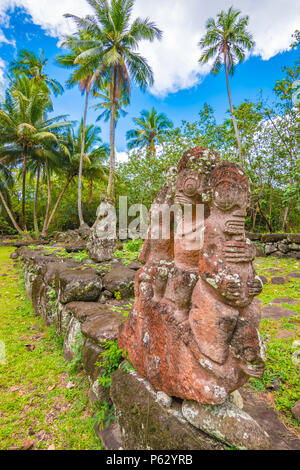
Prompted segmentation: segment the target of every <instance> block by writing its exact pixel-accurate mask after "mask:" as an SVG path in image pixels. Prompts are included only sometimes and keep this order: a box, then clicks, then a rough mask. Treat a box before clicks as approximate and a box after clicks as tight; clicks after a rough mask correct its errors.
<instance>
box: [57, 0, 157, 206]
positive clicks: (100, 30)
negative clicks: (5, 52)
mask: <svg viewBox="0 0 300 470" xmlns="http://www.w3.org/2000/svg"><path fill="white" fill-rule="evenodd" d="M87 2H88V3H89V5H90V6H91V7H92V9H93V10H94V16H86V17H85V18H79V17H78V16H75V15H70V14H67V15H65V16H66V17H69V18H72V19H73V20H74V21H75V23H76V24H77V27H78V29H79V30H81V31H86V33H88V34H89V35H90V37H91V39H85V40H80V39H79V40H77V41H74V43H73V44H74V45H75V46H77V47H79V48H81V47H83V48H84V49H85V51H84V52H82V53H81V54H80V55H79V56H78V57H77V58H76V61H75V63H80V62H82V61H84V62H85V61H88V62H89V63H90V64H93V66H95V65H96V68H95V71H94V73H93V77H92V81H93V83H94V82H95V80H96V79H97V78H99V77H104V78H105V79H107V80H109V81H110V101H111V114H110V171H109V181H108V186H107V196H108V198H109V199H111V200H114V184H113V181H114V167H115V117H116V113H115V110H116V108H117V106H118V102H119V99H120V97H121V95H122V93H123V95H124V96H126V95H127V94H128V95H130V92H131V79H132V80H133V81H134V82H135V83H136V84H137V85H138V86H139V87H140V88H141V89H142V90H144V89H145V88H146V87H147V86H149V85H152V84H153V73H152V70H151V68H150V66H149V65H148V63H147V61H146V59H145V58H143V57H142V56H141V55H140V54H139V53H138V52H137V49H138V45H139V42H140V41H142V40H148V41H153V40H154V39H155V38H157V39H160V38H161V36H162V32H161V31H160V30H159V29H158V28H157V26H156V25H155V24H154V23H153V22H151V21H150V20H149V18H147V19H141V18H136V19H135V20H134V21H133V22H132V23H130V19H131V14H132V8H133V5H134V0H111V1H109V0H87Z"/></svg>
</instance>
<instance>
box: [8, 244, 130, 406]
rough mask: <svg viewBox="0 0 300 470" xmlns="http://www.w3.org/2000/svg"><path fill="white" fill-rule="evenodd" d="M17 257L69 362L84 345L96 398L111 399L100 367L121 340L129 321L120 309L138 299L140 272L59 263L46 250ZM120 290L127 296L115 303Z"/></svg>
mask: <svg viewBox="0 0 300 470" xmlns="http://www.w3.org/2000/svg"><path fill="white" fill-rule="evenodd" d="M59 249H60V248H59V247H57V251H58V252H59ZM51 251H53V250H51ZM17 254H18V255H19V257H20V260H21V264H22V268H23V273H24V281H25V290H26V293H27V295H28V297H29V299H30V300H31V301H32V304H33V308H34V312H35V314H36V315H38V316H41V317H42V319H43V321H44V323H45V324H46V325H48V326H50V325H54V324H55V325H56V332H57V334H61V335H63V337H64V357H65V359H66V360H67V361H72V359H73V358H74V350H75V349H76V348H77V350H78V347H80V346H82V356H83V367H84V370H85V372H86V374H87V376H88V379H89V382H90V385H91V387H90V392H89V396H90V399H91V400H92V401H97V400H99V401H101V400H102V401H103V400H104V399H107V389H105V388H103V387H101V386H99V385H98V377H99V376H100V375H101V369H100V368H99V367H98V366H96V365H95V362H96V361H97V360H98V359H99V355H100V353H101V352H103V346H102V343H103V342H106V341H111V340H116V339H117V333H118V327H119V325H120V323H121V322H122V320H124V317H123V315H122V313H120V310H121V309H120V307H122V305H123V304H124V303H125V304H126V303H128V298H129V297H131V296H133V278H134V275H135V269H131V268H129V267H126V266H122V264H121V263H120V262H118V261H115V262H114V261H113V262H111V263H109V264H107V263H106V265H101V264H98V265H96V264H94V263H92V262H91V260H85V261H84V262H82V263H78V262H76V261H75V260H74V259H64V258H58V257H57V256H56V254H55V251H54V252H51V253H50V254H49V252H47V251H46V250H44V249H43V248H42V247H36V248H35V249H31V248H27V247H21V248H18V250H17ZM138 267H139V265H137V266H136V269H137V268H138ZM120 271H121V275H120ZM115 291H119V292H120V291H121V292H122V300H119V301H118V300H116V299H115V298H114V296H113V294H114V292H115Z"/></svg>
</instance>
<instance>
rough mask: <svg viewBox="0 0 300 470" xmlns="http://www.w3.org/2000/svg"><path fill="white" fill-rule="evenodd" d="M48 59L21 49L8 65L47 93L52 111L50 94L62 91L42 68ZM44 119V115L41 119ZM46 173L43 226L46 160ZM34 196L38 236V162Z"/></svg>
mask: <svg viewBox="0 0 300 470" xmlns="http://www.w3.org/2000/svg"><path fill="white" fill-rule="evenodd" d="M47 62H48V59H46V58H45V54H44V51H41V52H40V55H39V56H37V55H36V54H34V52H32V51H29V50H27V49H22V50H21V51H20V52H19V54H18V57H17V60H15V61H13V62H11V64H10V72H11V73H13V75H14V76H15V77H16V78H18V77H20V76H21V75H23V74H25V75H26V76H27V77H28V78H29V79H31V80H32V81H33V82H35V83H36V84H37V86H39V87H41V89H42V90H43V91H44V92H45V94H47V93H48V95H49V102H48V106H47V109H45V112H46V110H49V111H50V110H51V111H52V102H51V100H50V93H51V92H52V93H53V94H54V96H57V95H59V94H61V93H63V91H64V89H63V87H62V85H61V84H60V83H59V82H58V81H57V80H55V79H54V78H51V77H49V76H48V75H47V74H46V73H45V71H44V68H45V66H46V65H47ZM42 118H43V119H44V118H45V114H44V115H43V117H42ZM45 163H46V171H47V187H48V197H47V210H46V216H45V224H46V222H47V219H48V218H49V214H50V208H51V186H50V175H49V162H48V161H47V160H46V162H45ZM36 173H37V177H36V180H37V181H36V194H35V204H34V229H35V233H36V234H37V235H38V234H39V228H38V223H37V212H36V211H37V200H38V196H39V183H40V181H39V180H40V173H41V163H40V160H38V164H37V165H36ZM44 230H45V226H44V227H43V232H44Z"/></svg>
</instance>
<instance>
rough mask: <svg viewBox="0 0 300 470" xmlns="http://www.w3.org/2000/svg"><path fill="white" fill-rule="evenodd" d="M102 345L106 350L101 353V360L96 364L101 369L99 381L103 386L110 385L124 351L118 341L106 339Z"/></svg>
mask: <svg viewBox="0 0 300 470" xmlns="http://www.w3.org/2000/svg"><path fill="white" fill-rule="evenodd" d="M101 346H102V348H103V350H104V351H103V352H102V353H101V354H100V357H99V361H98V362H96V365H97V366H98V367H100V369H101V376H100V377H99V378H98V382H99V384H100V385H102V386H103V387H110V384H111V376H112V374H113V372H114V371H115V370H117V369H118V367H119V365H120V362H121V361H122V357H123V356H124V351H123V350H122V349H120V348H119V346H118V342H117V341H105V342H103V343H102V344H101Z"/></svg>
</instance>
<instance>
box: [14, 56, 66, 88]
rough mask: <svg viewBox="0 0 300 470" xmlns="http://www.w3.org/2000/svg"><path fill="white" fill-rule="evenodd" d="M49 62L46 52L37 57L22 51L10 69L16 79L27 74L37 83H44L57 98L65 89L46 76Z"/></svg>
mask: <svg viewBox="0 0 300 470" xmlns="http://www.w3.org/2000/svg"><path fill="white" fill-rule="evenodd" d="M47 62H48V59H46V58H45V54H44V51H41V52H40V55H39V56H37V55H35V54H34V52H32V51H28V50H27V49H22V50H21V51H20V52H19V54H18V58H17V60H15V61H13V62H11V64H10V67H9V69H10V72H11V73H13V74H14V75H15V77H19V76H20V75H22V74H25V75H26V76H27V77H28V78H31V79H33V80H34V81H36V82H39V83H44V84H45V85H46V86H47V88H48V90H49V92H50V91H52V93H53V94H54V95H55V96H57V95H59V94H61V93H63V91H64V89H63V87H62V86H61V84H60V83H59V82H58V81H57V80H55V79H54V78H51V77H49V76H48V75H46V74H45V72H44V67H45V66H46V64H47Z"/></svg>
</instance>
